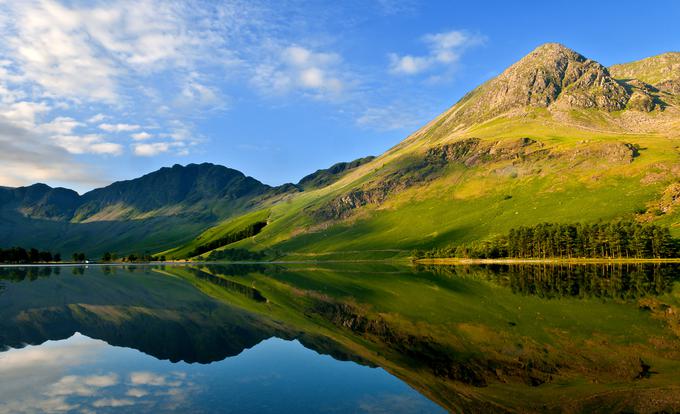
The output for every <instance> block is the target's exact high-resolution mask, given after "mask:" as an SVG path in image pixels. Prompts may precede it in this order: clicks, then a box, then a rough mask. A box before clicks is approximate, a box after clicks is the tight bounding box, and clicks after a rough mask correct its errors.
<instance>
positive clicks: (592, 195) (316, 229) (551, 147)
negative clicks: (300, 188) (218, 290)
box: [229, 44, 680, 259]
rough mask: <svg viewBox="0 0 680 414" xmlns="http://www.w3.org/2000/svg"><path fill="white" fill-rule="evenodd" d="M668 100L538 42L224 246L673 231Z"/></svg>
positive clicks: (374, 252) (328, 255)
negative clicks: (396, 139) (617, 224)
mask: <svg viewBox="0 0 680 414" xmlns="http://www.w3.org/2000/svg"><path fill="white" fill-rule="evenodd" d="M660 62H661V63H659V65H665V64H667V61H666V60H662V61H660ZM659 70H661V69H659ZM645 85H646V86H645ZM679 110H680V108H679V107H678V106H677V96H676V95H674V94H672V93H670V92H667V91H661V90H659V89H656V88H654V87H651V86H649V85H647V84H646V83H644V82H642V81H635V80H631V79H625V80H623V79H615V78H614V77H613V75H611V74H610V72H609V70H608V69H607V68H605V67H603V66H602V65H600V64H599V63H597V62H595V61H592V60H590V59H587V58H585V57H583V56H581V55H579V54H578V53H576V52H573V51H571V50H569V49H567V48H565V47H564V46H561V45H555V44H548V45H544V46H541V47H539V48H538V49H536V50H535V51H534V52H532V53H531V54H529V55H528V56H527V57H525V58H524V59H522V60H521V61H519V62H518V63H517V64H515V65H513V66H512V67H510V68H509V69H508V70H506V71H505V72H503V73H502V74H501V75H499V76H498V77H497V78H495V79H492V80H490V81H489V82H487V83H485V84H484V85H482V86H480V87H479V88H477V89H475V90H474V91H473V92H471V93H470V94H468V95H466V96H465V97H464V98H463V99H462V100H461V101H460V102H459V103H458V104H456V105H455V106H453V107H452V108H451V109H449V110H448V111H446V112H445V113H444V114H442V115H441V116H439V117H438V118H436V119H435V120H433V121H432V122H430V123H429V124H428V125H426V126H425V127H423V128H422V129H420V130H419V131H417V132H416V133H414V134H413V135H412V136H410V137H408V138H407V139H406V140H404V141H403V142H402V143H400V144H399V145H397V146H396V147H394V148H392V149H391V150H390V151H388V152H386V153H385V154H383V155H382V156H380V157H378V158H376V159H374V160H372V161H370V162H368V163H365V164H363V165H361V166H359V167H357V168H355V169H353V170H352V171H350V172H348V173H347V174H346V175H345V176H343V177H341V178H340V179H339V180H338V181H336V182H335V183H332V184H330V185H328V186H326V187H323V188H320V189H316V190H312V191H306V192H303V193H300V194H297V195H295V196H294V197H293V198H291V199H289V200H287V201H286V202H285V203H280V204H277V205H274V206H273V207H272V208H271V214H270V216H269V225H268V226H267V227H266V228H265V229H264V230H263V231H262V233H261V234H259V235H258V236H257V238H256V239H255V240H252V239H249V240H243V241H240V242H238V243H234V244H233V245H230V246H229V248H247V249H254V250H267V249H270V250H276V251H278V252H283V253H286V254H287V255H288V258H289V259H304V258H307V259H310V258H316V259H348V258H352V259H362V258H381V257H395V256H402V255H406V254H408V251H410V250H411V249H413V248H427V247H433V246H441V245H445V244H451V243H458V242H464V241H470V240H476V239H485V238H488V237H491V236H493V235H496V234H500V233H505V232H507V231H508V230H509V229H510V228H512V227H516V226H519V225H526V224H533V223H537V222H542V221H550V222H592V221H597V220H612V219H617V218H632V219H636V220H640V221H654V222H657V223H660V224H664V225H668V226H670V227H671V229H672V232H673V233H674V234H675V235H676V236H677V235H680V201H679V200H680V190H679V186H678V182H679V180H680V152H679V150H678V148H679V147H678V146H679V145H680V128H678V126H680V115H679V114H680V112H679Z"/></svg>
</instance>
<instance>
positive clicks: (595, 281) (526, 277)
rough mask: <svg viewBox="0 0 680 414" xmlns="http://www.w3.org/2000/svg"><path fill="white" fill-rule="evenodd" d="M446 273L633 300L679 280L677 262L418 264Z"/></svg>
mask: <svg viewBox="0 0 680 414" xmlns="http://www.w3.org/2000/svg"><path fill="white" fill-rule="evenodd" d="M421 270H423V271H424V270H429V271H433V272H436V273H439V274H445V275H450V276H462V277H465V276H469V275H475V276H477V277H486V278H488V279H490V280H493V281H494V282H495V283H498V284H499V285H502V286H507V287H509V288H511V289H512V291H513V292H514V293H517V294H522V295H533V296H538V297H541V298H546V299H554V298H560V297H580V298H589V297H595V298H605V299H622V300H634V299H639V298H642V297H647V296H659V295H663V294H666V293H669V292H671V290H672V288H673V283H674V282H675V281H678V280H680V265H678V264H668V263H667V264H653V263H646V264H587V265H582V264H578V265H560V264H514V265H498V264H496V265H475V266H461V267H456V266H429V267H421Z"/></svg>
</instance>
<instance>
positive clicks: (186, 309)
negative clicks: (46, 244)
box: [0, 263, 680, 413]
mask: <svg viewBox="0 0 680 414" xmlns="http://www.w3.org/2000/svg"><path fill="white" fill-rule="evenodd" d="M679 282H680V267H678V265H672V264H663V265H658V264H657V265H577V266H550V265H523V266H448V267H447V266H417V267H412V266H398V265H387V264H367V263H363V264H342V265H340V264H337V265H311V264H299V265H286V266H282V265H196V266H125V267H123V266H89V267H68V266H63V267H4V268H0V413H41V412H78V413H90V412H98V413H99V412H103V413H107V412H125V413H129V412H155V413H162V412H192V413H193V412H197V413H202V412H204V413H212V412H220V413H222V412H223V413H253V412H261V413H300V412H325V413H438V412H447V411H451V412H517V411H519V412H565V411H566V412H660V411H664V410H665V411H666V412H676V411H680V283H679Z"/></svg>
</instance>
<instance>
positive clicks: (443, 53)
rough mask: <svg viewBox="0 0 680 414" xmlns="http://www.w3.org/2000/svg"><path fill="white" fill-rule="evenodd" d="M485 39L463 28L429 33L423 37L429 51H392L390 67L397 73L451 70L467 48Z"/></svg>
mask: <svg viewBox="0 0 680 414" xmlns="http://www.w3.org/2000/svg"><path fill="white" fill-rule="evenodd" d="M484 40H485V38H484V37H483V36H480V35H473V34H470V33H467V32H465V31H461V30H452V31H448V32H441V33H432V34H427V35H425V36H423V37H422V38H421V41H422V42H423V43H425V45H426V47H427V53H425V54H421V55H408V54H407V55H400V54H397V53H391V54H390V55H389V59H390V67H389V69H390V72H391V73H392V74H396V75H418V74H420V73H423V72H427V71H433V70H435V69H441V68H444V69H445V70H451V68H452V67H454V65H455V64H456V63H457V62H458V61H459V60H460V57H461V55H462V54H463V52H464V51H465V50H466V49H468V48H470V47H472V46H476V45H479V44H481V43H483V42H484Z"/></svg>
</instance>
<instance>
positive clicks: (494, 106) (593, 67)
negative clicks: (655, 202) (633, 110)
mask: <svg viewBox="0 0 680 414" xmlns="http://www.w3.org/2000/svg"><path fill="white" fill-rule="evenodd" d="M629 99H630V93H629V91H627V90H626V88H625V87H624V86H623V85H622V84H621V83H620V82H618V81H617V80H615V79H614V78H613V77H612V76H611V75H610V73H609V70H608V69H607V68H606V67H604V66H602V65H601V64H599V63H598V62H596V61H594V60H591V59H587V58H585V57H584V56H582V55H581V54H579V53H576V52H574V51H573V50H571V49H569V48H567V47H565V46H562V45H560V44H557V43H548V44H544V45H542V46H540V47H538V48H536V49H535V50H534V51H533V52H531V53H529V54H528V55H527V56H525V57H524V58H523V59H521V60H520V61H519V62H517V63H515V64H514V65H512V66H510V67H509V68H508V69H507V70H505V71H504V72H503V73H501V74H500V75H499V76H497V77H496V78H494V79H492V80H490V81H488V82H486V83H485V84H483V85H481V86H480V87H478V88H477V89H475V90H474V91H472V92H470V93H469V94H468V95H466V96H465V97H464V98H463V99H462V100H461V101H460V102H459V103H458V104H456V105H455V106H454V107H453V108H452V109H451V110H450V111H449V112H448V113H447V114H446V115H445V118H444V122H443V123H442V124H449V125H451V124H471V123H477V122H480V121H483V120H486V119H489V118H492V117H494V116H497V115H500V114H503V113H505V112H509V111H512V110H516V109H526V108H530V107H537V108H547V107H550V106H553V105H557V106H559V107H563V108H565V107H566V108H595V109H600V110H604V111H616V110H621V109H624V108H625V107H626V104H627V103H628V100H629Z"/></svg>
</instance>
